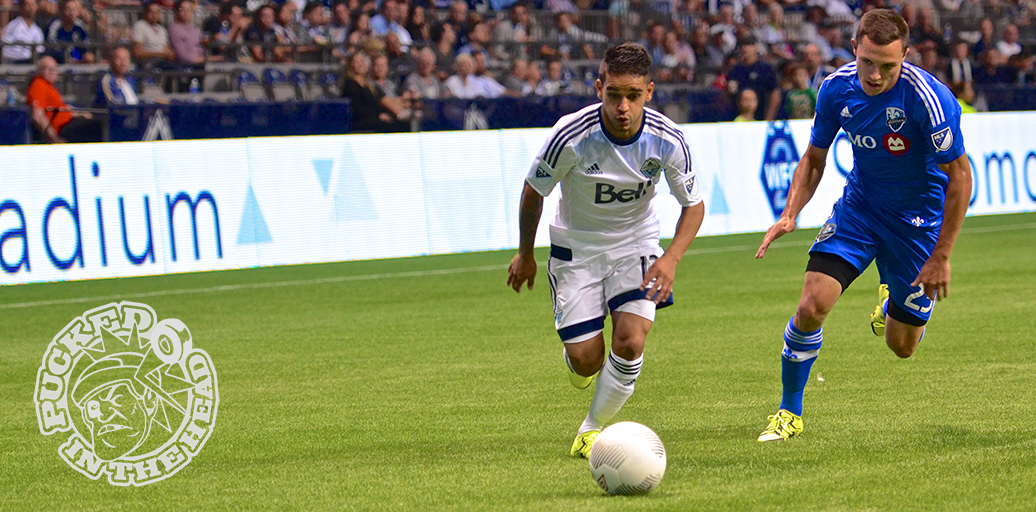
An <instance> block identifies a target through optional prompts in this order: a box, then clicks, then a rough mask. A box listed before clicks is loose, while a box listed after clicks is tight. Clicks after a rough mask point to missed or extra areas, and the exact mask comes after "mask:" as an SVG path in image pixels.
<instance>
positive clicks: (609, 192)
mask: <svg viewBox="0 0 1036 512" xmlns="http://www.w3.org/2000/svg"><path fill="white" fill-rule="evenodd" d="M649 190H651V182H650V181H644V182H641V183H640V184H639V185H637V188H627V189H624V190H620V191H618V192H616V191H615V185H612V184H611V183H598V184H597V194H596V195H595V196H594V203H595V204H608V203H614V202H615V201H618V202H620V203H628V202H630V201H633V200H634V199H640V198H641V197H644V196H646V195H647V192H648V191H649Z"/></svg>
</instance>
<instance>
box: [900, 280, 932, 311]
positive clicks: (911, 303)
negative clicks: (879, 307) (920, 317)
mask: <svg viewBox="0 0 1036 512" xmlns="http://www.w3.org/2000/svg"><path fill="white" fill-rule="evenodd" d="M922 295H924V285H923V284H922V285H921V290H920V291H917V292H914V293H911V294H910V295H907V298H906V301H905V302H904V304H906V307H908V308H910V309H912V310H914V311H919V312H921V313H927V312H929V311H931V310H932V306H933V305H935V303H934V302H932V303H930V304H928V307H925V308H922V307H921V306H918V305H917V304H914V299H916V298H918V297H920V296H922Z"/></svg>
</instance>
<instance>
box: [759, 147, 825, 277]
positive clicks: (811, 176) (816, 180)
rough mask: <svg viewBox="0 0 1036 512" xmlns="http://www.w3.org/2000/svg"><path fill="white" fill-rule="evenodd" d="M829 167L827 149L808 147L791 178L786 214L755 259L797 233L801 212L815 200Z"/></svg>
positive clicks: (765, 237) (777, 223)
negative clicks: (776, 241)
mask: <svg viewBox="0 0 1036 512" xmlns="http://www.w3.org/2000/svg"><path fill="white" fill-rule="evenodd" d="M826 165H827V149H821V148H818V147H816V146H814V145H813V144H810V145H809V146H807V147H806V152H805V153H804V154H803V155H802V159H800V160H799V165H798V167H796V168H795V175H794V176H792V178H791V187H789V188H788V202H787V204H786V205H785V206H784V213H782V214H781V218H779V219H777V222H775V223H774V224H773V226H770V229H769V230H767V231H766V236H764V237H763V243H762V244H760V245H759V250H758V251H756V252H755V257H756V258H757V259H758V258H762V257H763V256H765V255H766V249H768V248H769V247H770V244H771V243H773V241H774V240H777V239H778V238H780V237H782V236H784V235H787V234H788V233H791V232H792V231H795V222H796V219H798V217H799V212H801V211H802V208H804V207H805V206H806V203H808V202H809V200H810V199H812V198H813V193H814V192H816V191H817V187H818V186H820V178H823V177H824V166H826Z"/></svg>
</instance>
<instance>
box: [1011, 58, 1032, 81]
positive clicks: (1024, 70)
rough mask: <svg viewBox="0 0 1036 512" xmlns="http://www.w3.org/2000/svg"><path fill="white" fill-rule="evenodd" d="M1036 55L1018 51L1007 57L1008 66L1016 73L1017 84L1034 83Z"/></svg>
mask: <svg viewBox="0 0 1036 512" xmlns="http://www.w3.org/2000/svg"><path fill="white" fill-rule="evenodd" d="M1034 59H1036V57H1034V56H1032V55H1023V54H1021V53H1016V54H1014V55H1012V56H1011V57H1010V58H1009V59H1007V67H1008V68H1009V69H1010V71H1011V73H1012V74H1013V75H1014V77H1015V78H1014V83H1015V85H1025V84H1031V83H1033V63H1034Z"/></svg>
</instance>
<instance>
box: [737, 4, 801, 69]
mask: <svg viewBox="0 0 1036 512" xmlns="http://www.w3.org/2000/svg"><path fill="white" fill-rule="evenodd" d="M750 5H751V4H750ZM745 7H748V6H745ZM766 16H767V23H766V24H765V25H763V26H762V27H760V28H759V31H758V32H759V39H758V41H759V42H760V43H762V44H764V45H766V49H767V51H769V52H770V54H771V55H773V56H775V57H776V58H777V59H780V60H792V59H793V58H794V52H793V50H792V48H791V44H789V42H788V35H787V34H786V33H785V32H784V8H783V7H781V4H779V3H776V2H774V3H772V4H770V5H769V7H767V8H766Z"/></svg>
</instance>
